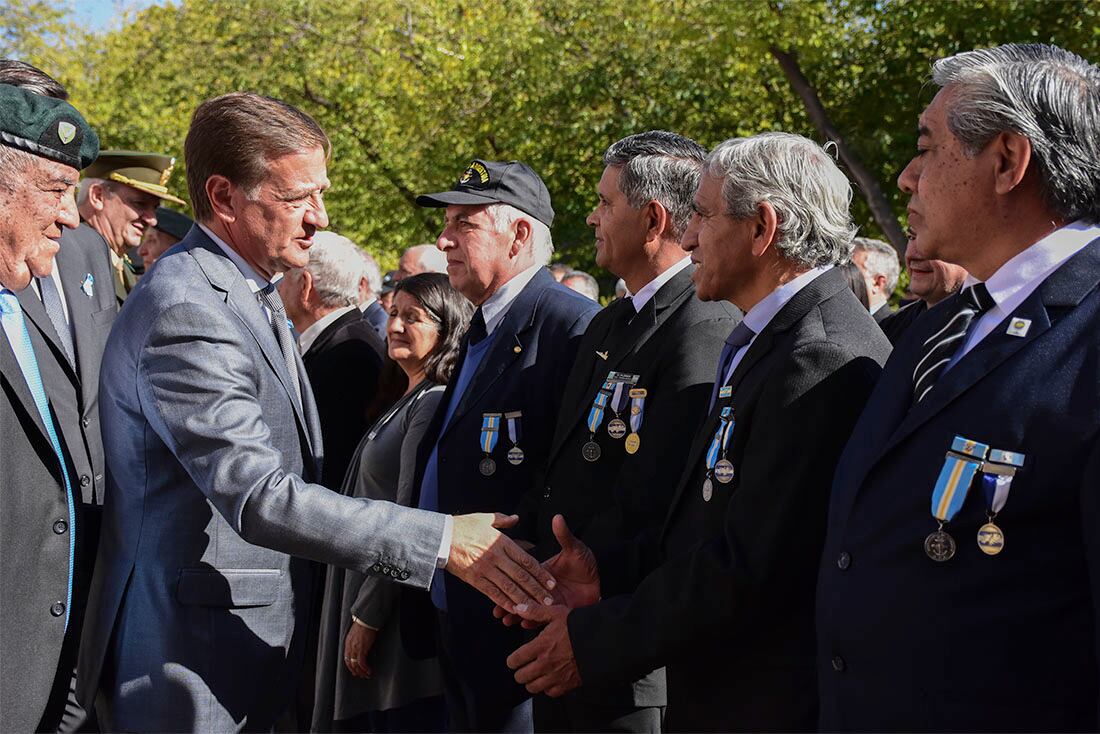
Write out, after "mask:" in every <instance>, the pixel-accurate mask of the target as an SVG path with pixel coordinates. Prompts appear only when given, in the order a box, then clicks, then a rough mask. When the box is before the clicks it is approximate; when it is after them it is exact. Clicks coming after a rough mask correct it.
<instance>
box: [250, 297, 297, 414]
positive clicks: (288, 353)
mask: <svg viewBox="0 0 1100 734" xmlns="http://www.w3.org/2000/svg"><path fill="white" fill-rule="evenodd" d="M256 295H257V296H258V297H259V299H260V303H261V304H262V305H264V306H267V310H268V311H270V312H271V328H272V329H273V330H274V331H275V341H277V342H278V343H279V351H280V352H282V353H283V362H284V363H285V364H286V371H287V374H289V375H290V381H291V383H293V384H294V391H295V393H297V395H298V404H299V405H301V403H302V384H301V381H300V380H299V379H298V362H297V360H296V359H295V356H294V355H295V352H297V351H298V347H297V345H296V344H295V343H294V338H293V337H291V335H290V324H288V323H287V321H286V309H285V308H284V307H283V299H282V297H280V296H279V291H278V290H276V288H275V284H274V283H268V284H267V286H266V287H264V288H263V289H262V290H260V291H258V292H257V293H256Z"/></svg>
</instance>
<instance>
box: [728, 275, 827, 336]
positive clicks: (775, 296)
mask: <svg viewBox="0 0 1100 734" xmlns="http://www.w3.org/2000/svg"><path fill="white" fill-rule="evenodd" d="M832 269H833V266H832V265H826V266H824V267H820V268H814V269H813V270H807V271H806V272H805V273H803V274H802V275H800V276H798V277H797V278H795V279H794V280H791V281H788V282H786V283H784V284H783V285H781V286H779V287H778V288H776V289H775V290H774V291H772V292H771V293H769V294H768V295H766V296H764V298H762V299H761V300H760V302H759V303H757V304H756V305H755V306H753V307H752V308H751V309H749V312H748V313H747V314H745V325H746V326H748V327H749V328H750V329H752V331H753V333H754V334H759V333H760V332H761V331H763V330H764V328H765V327H766V326H767V325H768V324H770V323H771V320H772V319H773V318H775V315H776V314H777V313H779V312H780V311H781V310H782V309H783V307H784V306H786V305H787V303H789V302H790V300H791V299H792V298H794V297H795V296H796V295H798V292H799V291H800V290H802V289H803V288H805V287H806V286H808V285H809V284H810V283H812V282H813V281H814V280H815V279H816V278H817V276H819V275H821V274H822V273H824V272H826V271H828V270H832Z"/></svg>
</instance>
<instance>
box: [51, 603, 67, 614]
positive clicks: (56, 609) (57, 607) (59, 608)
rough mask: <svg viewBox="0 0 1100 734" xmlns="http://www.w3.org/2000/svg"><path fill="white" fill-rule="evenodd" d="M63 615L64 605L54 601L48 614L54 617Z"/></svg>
mask: <svg viewBox="0 0 1100 734" xmlns="http://www.w3.org/2000/svg"><path fill="white" fill-rule="evenodd" d="M64 613H65V605H64V604H62V603H61V602H59V601H55V602H54V603H53V606H51V607H50V614H52V615H53V616H55V617H60V616H61V615H62V614H64Z"/></svg>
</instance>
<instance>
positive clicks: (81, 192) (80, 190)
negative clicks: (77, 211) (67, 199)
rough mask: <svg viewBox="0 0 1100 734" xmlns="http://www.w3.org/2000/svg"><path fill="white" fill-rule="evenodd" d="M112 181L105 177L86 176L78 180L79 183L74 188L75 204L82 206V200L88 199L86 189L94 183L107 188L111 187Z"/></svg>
mask: <svg viewBox="0 0 1100 734" xmlns="http://www.w3.org/2000/svg"><path fill="white" fill-rule="evenodd" d="M112 183H114V182H113V181H108V180H107V179H105V178H86V179H84V180H83V181H81V182H80V185H79V186H78V187H77V189H76V205H77V206H84V202H86V201H87V200H88V191H89V190H90V189H91V188H92V187H93V186H95V185H97V184H98V185H100V186H103V187H105V188H107V189H110V188H111V185H112Z"/></svg>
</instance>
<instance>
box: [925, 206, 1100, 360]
mask: <svg viewBox="0 0 1100 734" xmlns="http://www.w3.org/2000/svg"><path fill="white" fill-rule="evenodd" d="M1097 237H1100V225H1096V224H1089V223H1088V222H1086V221H1084V220H1083V219H1079V220H1077V221H1076V222H1073V223H1072V224H1067V225H1066V226H1064V227H1062V228H1060V229H1056V230H1055V231H1053V232H1051V233H1050V234H1048V235H1047V236H1046V237H1044V238H1043V239H1041V240H1039V241H1038V242H1036V243H1035V244H1034V245H1032V246H1031V247H1029V248H1027V249H1026V250H1024V251H1023V252H1021V253H1020V254H1018V255H1016V256H1015V257H1014V258H1012V259H1011V260H1009V261H1008V262H1006V263H1005V264H1004V265H1002V266H1001V267H1000V268H998V269H997V272H995V273H993V275H991V276H989V279H988V280H986V281H985V287H986V288H988V289H989V295H990V296H992V297H993V301H994V302H995V303H996V304H997V305H996V306H994V307H993V308H991V309H989V310H988V311H986V312H985V313H983V314H982V315H981V318H979V319H978V320H977V322H976V323H975V324H974V325H973V327H972V328H971V329H970V332H969V333H968V334H967V336H966V342H965V343H964V344H963V346H962V349H960V350H959V351H957V352H956V353H955V356H954V357H952V359H951V362H949V363H948V365H947V367H946V368H945V371H946V370H948V369H951V367H953V366H954V365H955V363H956V362H958V361H959V360H960V359H962V357H963V356H964V355H965V354H967V353H968V352H969V351H970V350H971V349H973V348H974V347H976V346H977V345H978V344H980V343H981V341H982V339H985V338H986V337H987V336H989V334H990V333H991V332H992V331H993V330H994V329H995V328H997V325H998V324H1000V323H1001V322H1002V321H1004V320H1005V319H1007V318H1008V317H1009V316H1012V315H1013V311H1015V310H1016V309H1017V308H1019V307H1020V304H1022V303H1023V302H1024V301H1025V300H1027V297H1028V296H1030V295H1031V294H1032V293H1034V292H1035V289H1036V288H1038V287H1039V286H1040V285H1042V284H1043V281H1044V280H1046V279H1047V278H1048V277H1050V275H1051V273H1053V272H1054V271H1055V270H1057V269H1058V268H1059V267H1061V266H1062V265H1063V264H1064V263H1065V262H1066V260H1069V259H1070V258H1071V257H1073V256H1074V255H1076V254H1077V253H1078V252H1080V251H1081V250H1082V249H1084V247H1085V245H1087V244H1088V243H1090V242H1092V241H1093V240H1094V239H1096V238H1097ZM977 282H978V280H977V279H976V278H973V277H970V276H968V277H967V279H966V282H965V283H964V285H963V287H964V288H965V287H969V286H971V285H974V284H975V283H977Z"/></svg>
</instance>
